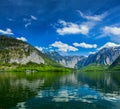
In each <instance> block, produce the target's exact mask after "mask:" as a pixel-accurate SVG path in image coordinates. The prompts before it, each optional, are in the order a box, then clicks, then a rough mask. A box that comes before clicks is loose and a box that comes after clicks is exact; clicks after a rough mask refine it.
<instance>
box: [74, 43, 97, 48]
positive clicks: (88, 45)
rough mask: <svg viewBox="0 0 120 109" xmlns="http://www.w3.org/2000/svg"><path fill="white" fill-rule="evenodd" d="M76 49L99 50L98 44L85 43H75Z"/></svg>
mask: <svg viewBox="0 0 120 109" xmlns="http://www.w3.org/2000/svg"><path fill="white" fill-rule="evenodd" d="M73 45H74V46H76V47H82V48H97V44H87V43H85V42H82V43H73Z"/></svg>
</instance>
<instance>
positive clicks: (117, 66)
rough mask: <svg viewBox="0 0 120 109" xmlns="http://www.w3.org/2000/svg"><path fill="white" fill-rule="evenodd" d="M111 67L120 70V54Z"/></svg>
mask: <svg viewBox="0 0 120 109" xmlns="http://www.w3.org/2000/svg"><path fill="white" fill-rule="evenodd" d="M109 68H110V69H113V70H120V56H119V57H118V58H117V59H116V60H115V61H114V62H113V63H112V64H111V65H110V67H109Z"/></svg>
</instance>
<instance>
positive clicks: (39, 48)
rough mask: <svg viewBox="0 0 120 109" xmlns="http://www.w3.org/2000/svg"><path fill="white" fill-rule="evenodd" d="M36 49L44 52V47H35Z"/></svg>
mask: <svg viewBox="0 0 120 109" xmlns="http://www.w3.org/2000/svg"><path fill="white" fill-rule="evenodd" d="M35 48H36V49H38V50H39V51H42V50H43V48H42V47H38V46H35Z"/></svg>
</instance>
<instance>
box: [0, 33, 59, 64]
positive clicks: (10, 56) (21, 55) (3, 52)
mask: <svg viewBox="0 0 120 109" xmlns="http://www.w3.org/2000/svg"><path fill="white" fill-rule="evenodd" d="M29 62H32V63H36V64H53V63H54V64H56V65H57V63H55V62H53V60H51V59H49V58H48V57H47V56H45V55H44V54H43V53H41V52H40V51H39V50H37V49H36V48H34V47H33V46H31V45H30V44H28V43H27V42H23V41H21V40H18V39H15V38H13V37H8V36H3V35H2V36H0V64H6V63H10V64H11V63H17V64H27V63H29Z"/></svg>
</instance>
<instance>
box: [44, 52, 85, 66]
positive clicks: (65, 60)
mask: <svg viewBox="0 0 120 109" xmlns="http://www.w3.org/2000/svg"><path fill="white" fill-rule="evenodd" d="M46 55H47V56H48V57H50V58H51V59H53V60H54V61H56V62H58V63H60V64H61V65H63V66H65V67H68V68H75V67H76V64H77V63H78V61H80V60H81V59H83V58H84V57H83V56H61V55H60V54H59V53H57V52H47V53H46Z"/></svg>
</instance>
